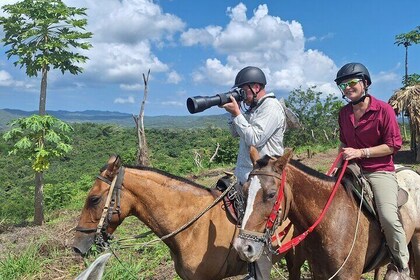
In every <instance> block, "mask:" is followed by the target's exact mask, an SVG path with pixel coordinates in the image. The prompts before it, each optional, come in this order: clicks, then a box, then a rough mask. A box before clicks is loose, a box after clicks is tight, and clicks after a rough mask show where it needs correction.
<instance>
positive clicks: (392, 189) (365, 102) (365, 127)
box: [335, 63, 411, 279]
mask: <svg viewBox="0 0 420 280" xmlns="http://www.w3.org/2000/svg"><path fill="white" fill-rule="evenodd" d="M335 82H336V83H337V86H338V87H339V89H340V91H341V93H342V94H343V98H344V99H345V100H346V101H348V102H349V103H348V104H347V105H345V106H344V107H343V108H342V109H341V110H340V113H339V118H338V122H339V126H340V141H341V147H340V148H341V151H342V152H343V158H344V159H345V160H355V161H357V163H358V164H359V165H360V167H361V169H362V171H363V174H364V175H365V177H366V178H367V179H368V180H369V181H370V183H371V185H372V191H373V195H374V197H375V203H376V208H377V211H378V215H379V221H380V223H381V226H382V229H383V231H384V233H385V239H386V242H387V245H388V247H389V249H390V252H391V255H392V262H393V264H394V266H392V265H390V266H388V269H389V270H390V269H393V268H395V267H396V269H394V270H396V271H397V273H398V276H399V277H400V278H398V279H411V278H410V277H409V268H408V259H409V253H408V249H407V241H406V237H405V232H404V229H403V227H402V224H401V221H400V218H399V215H398V206H397V197H398V183H397V179H396V177H395V168H394V155H395V153H396V152H397V151H398V150H399V149H400V148H401V145H402V139H401V134H400V128H399V126H398V122H397V119H396V117H395V113H394V110H393V109H392V107H391V106H390V105H389V104H387V103H385V102H383V101H381V100H378V99H376V98H375V97H373V96H371V95H369V94H368V88H369V86H370V85H371V83H372V81H371V79H370V74H369V72H368V70H367V69H366V67H365V66H364V65H363V64H361V63H348V64H346V65H344V66H343V67H342V68H341V69H340V70H339V71H338V72H337V78H336V79H335Z"/></svg>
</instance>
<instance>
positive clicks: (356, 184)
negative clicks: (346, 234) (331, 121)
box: [336, 162, 408, 273]
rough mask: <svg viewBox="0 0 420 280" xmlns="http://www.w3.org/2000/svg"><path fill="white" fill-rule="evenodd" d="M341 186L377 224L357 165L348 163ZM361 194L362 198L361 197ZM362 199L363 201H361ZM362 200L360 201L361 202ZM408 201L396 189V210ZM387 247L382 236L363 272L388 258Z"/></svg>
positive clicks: (401, 190) (369, 190)
mask: <svg viewBox="0 0 420 280" xmlns="http://www.w3.org/2000/svg"><path fill="white" fill-rule="evenodd" d="M404 169H407V167H403V168H398V169H397V170H396V171H395V172H399V171H400V170H404ZM340 172H341V170H338V171H337V172H336V174H340ZM342 184H343V185H344V186H345V188H346V190H351V192H352V193H353V195H354V197H355V199H356V201H357V202H359V203H360V202H361V203H362V207H363V209H364V210H366V211H367V213H368V215H371V216H372V217H374V218H375V221H377V222H378V224H379V217H378V215H377V211H376V210H375V209H376V207H375V201H374V196H373V192H372V187H371V185H370V183H369V181H368V180H367V179H366V177H365V176H364V175H363V172H362V170H361V169H360V166H359V165H358V164H357V163H354V162H352V163H349V164H348V165H347V169H346V170H345V171H344V176H343V179H342ZM362 194H363V196H362ZM362 198H363V199H362ZM361 199H362V201H361ZM407 201H408V191H407V190H406V189H404V188H403V187H402V186H399V188H398V200H397V205H398V208H400V207H401V206H403V205H404V204H405V203H406V202H407ZM388 254H389V253H388V250H387V245H386V243H385V237H384V235H382V245H381V248H380V249H379V251H378V252H377V253H376V256H375V257H374V258H373V259H372V261H371V262H370V263H369V264H368V265H367V266H366V267H365V268H364V270H363V272H364V273H365V272H368V271H371V270H372V269H374V268H375V267H377V266H378V265H379V263H380V262H381V260H383V259H384V258H385V257H386V256H388Z"/></svg>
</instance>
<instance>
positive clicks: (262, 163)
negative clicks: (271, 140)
mask: <svg viewBox="0 0 420 280" xmlns="http://www.w3.org/2000/svg"><path fill="white" fill-rule="evenodd" d="M275 158H277V156H276V157H275ZM270 160H273V157H270V156H268V155H265V156H263V157H262V158H260V159H259V160H257V162H256V166H255V168H264V167H266V166H267V165H268V164H269V162H270Z"/></svg>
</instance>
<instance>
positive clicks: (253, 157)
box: [249, 146, 260, 167]
mask: <svg viewBox="0 0 420 280" xmlns="http://www.w3.org/2000/svg"><path fill="white" fill-rule="evenodd" d="M249 157H250V158H251V161H252V164H253V165H254V167H255V165H256V164H257V160H259V159H260V154H259V153H258V151H257V148H255V147H254V146H251V147H249Z"/></svg>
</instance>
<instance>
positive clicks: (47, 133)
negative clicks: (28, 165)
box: [3, 115, 72, 172]
mask: <svg viewBox="0 0 420 280" xmlns="http://www.w3.org/2000/svg"><path fill="white" fill-rule="evenodd" d="M11 127H12V129H11V130H10V131H8V132H6V133H5V134H4V135H3V138H4V139H5V140H6V141H11V142H14V145H13V146H12V148H11V150H10V152H9V155H10V154H13V155H19V156H22V157H24V158H27V159H28V160H30V161H31V162H32V168H33V169H34V170H35V171H37V172H41V171H45V170H47V169H48V168H49V166H50V161H51V159H53V158H57V157H61V156H63V155H65V154H66V153H68V152H69V151H70V150H71V149H72V147H71V145H70V144H69V142H70V137H69V136H68V134H69V133H70V132H71V131H72V128H71V126H69V125H68V124H66V123H65V122H63V121H61V120H59V119H57V118H54V117H52V116H49V115H45V116H39V115H32V116H30V117H27V118H20V119H17V120H15V121H13V122H12V123H11Z"/></svg>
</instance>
